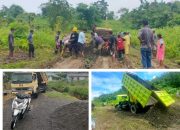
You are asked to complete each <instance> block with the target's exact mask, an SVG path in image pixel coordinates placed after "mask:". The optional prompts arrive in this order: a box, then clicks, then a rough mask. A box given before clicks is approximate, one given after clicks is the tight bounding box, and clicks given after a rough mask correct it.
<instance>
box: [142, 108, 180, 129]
mask: <svg viewBox="0 0 180 130" xmlns="http://www.w3.org/2000/svg"><path fill="white" fill-rule="evenodd" d="M144 118H145V119H146V120H148V121H149V123H150V124H151V125H153V126H155V127H156V128H168V127H172V126H173V125H174V124H179V123H180V107H179V106H178V105H173V106H171V107H170V108H168V109H167V108H164V107H162V106H160V105H157V106H155V107H152V108H151V109H150V110H149V111H148V112H147V113H146V114H145V115H144ZM178 122H179V123H178Z"/></svg>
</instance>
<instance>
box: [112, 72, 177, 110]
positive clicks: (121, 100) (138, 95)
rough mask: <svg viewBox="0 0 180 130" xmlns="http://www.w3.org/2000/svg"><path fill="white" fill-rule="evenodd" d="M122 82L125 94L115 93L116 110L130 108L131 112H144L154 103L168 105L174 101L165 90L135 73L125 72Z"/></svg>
mask: <svg viewBox="0 0 180 130" xmlns="http://www.w3.org/2000/svg"><path fill="white" fill-rule="evenodd" d="M122 83H123V87H124V88H125V89H126V90H127V94H123V95H117V97H116V104H115V108H116V109H117V110H122V109H127V110H129V109H130V110H131V112H132V113H138V112H146V111H148V110H149V108H150V107H151V106H154V105H155V104H156V103H161V104H163V105H164V106H165V107H168V106H170V105H171V104H172V103H174V102H175V101H174V100H173V98H172V97H171V96H170V95H169V94H168V93H167V92H166V91H162V90H158V89H156V88H155V87H154V86H152V85H150V84H149V83H147V82H146V81H144V80H143V79H141V78H139V77H138V76H137V75H135V74H132V73H125V74H124V75H123V79H122Z"/></svg>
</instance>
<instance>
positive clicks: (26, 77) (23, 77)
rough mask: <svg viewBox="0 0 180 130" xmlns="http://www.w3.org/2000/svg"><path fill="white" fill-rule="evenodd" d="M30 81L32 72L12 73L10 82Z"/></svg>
mask: <svg viewBox="0 0 180 130" xmlns="http://www.w3.org/2000/svg"><path fill="white" fill-rule="evenodd" d="M29 82H32V73H14V74H13V75H12V83H29Z"/></svg>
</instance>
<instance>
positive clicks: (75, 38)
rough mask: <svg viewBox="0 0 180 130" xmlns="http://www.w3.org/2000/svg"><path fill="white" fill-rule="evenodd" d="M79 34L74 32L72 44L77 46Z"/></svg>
mask: <svg viewBox="0 0 180 130" xmlns="http://www.w3.org/2000/svg"><path fill="white" fill-rule="evenodd" d="M78 37H79V34H78V33H77V32H73V33H72V34H71V37H70V42H71V44H76V43H77V42H78Z"/></svg>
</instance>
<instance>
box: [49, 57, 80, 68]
mask: <svg viewBox="0 0 180 130" xmlns="http://www.w3.org/2000/svg"><path fill="white" fill-rule="evenodd" d="M52 68H57V69H58V68H61V69H79V68H83V59H82V58H80V57H79V58H73V57H68V58H64V59H62V60H61V61H58V62H57V63H55V64H54V65H53V66H52Z"/></svg>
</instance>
